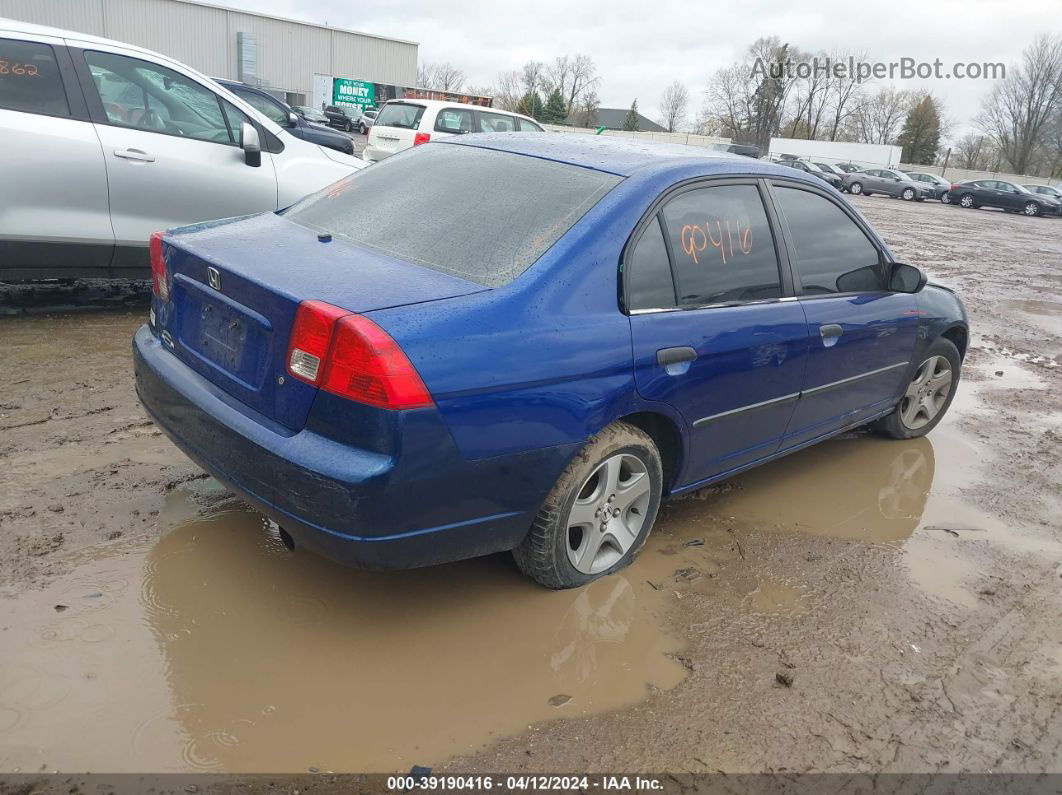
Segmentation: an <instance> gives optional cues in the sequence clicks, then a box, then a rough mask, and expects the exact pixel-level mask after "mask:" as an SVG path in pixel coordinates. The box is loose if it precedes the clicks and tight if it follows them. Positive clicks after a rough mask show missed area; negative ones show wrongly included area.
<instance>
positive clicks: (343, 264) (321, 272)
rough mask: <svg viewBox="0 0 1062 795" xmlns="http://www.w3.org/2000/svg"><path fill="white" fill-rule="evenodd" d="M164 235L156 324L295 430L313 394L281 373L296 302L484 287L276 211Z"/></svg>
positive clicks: (237, 391)
mask: <svg viewBox="0 0 1062 795" xmlns="http://www.w3.org/2000/svg"><path fill="white" fill-rule="evenodd" d="M164 242H165V246H164V254H165V258H166V264H167V269H168V273H169V278H170V301H169V302H167V303H166V304H165V306H163V307H160V308H159V312H158V323H159V326H160V330H161V331H162V332H166V334H167V335H168V338H169V341H170V343H171V350H172V352H173V353H174V355H176V356H177V357H179V358H180V359H181V360H182V361H183V362H184V363H185V364H187V365H188V366H189V367H191V368H192V369H193V370H195V371H196V372H198V373H199V374H200V375H202V376H203V377H204V378H206V379H208V380H209V381H210V382H211V383H213V384H214V385H216V386H217V387H219V388H220V389H222V390H223V391H225V392H226V393H228V394H230V395H232V396H233V397H235V398H236V399H237V400H239V401H241V402H243V403H244V404H246V405H247V406H249V407H250V408H252V409H253V410H255V411H257V412H259V413H261V414H263V415H265V416H267V417H269V418H271V419H273V420H275V421H277V422H279V423H281V424H282V425H284V426H286V427H288V428H290V429H292V430H293V431H295V430H299V429H300V428H302V427H303V425H304V424H305V421H306V416H307V414H308V412H309V410H310V406H311V404H312V402H313V399H314V397H315V395H316V393H317V388H316V387H314V386H311V385H310V384H307V383H304V382H302V381H299V380H298V379H296V378H293V377H291V376H290V375H289V374H288V372H287V361H286V357H287V349H288V342H289V338H290V336H291V329H292V325H293V323H294V320H295V313H296V311H297V309H298V306H299V304H300V303H301V302H302V301H304V300H309V299H316V300H319V301H325V302H327V303H329V304H333V305H335V306H338V307H342V308H343V309H346V310H348V311H350V312H356V313H362V312H369V311H372V310H375V309H386V308H391V307H396V306H405V305H409V304H418V303H423V302H426V301H436V300H441V299H445V298H452V297H456V296H459V295H467V294H470V293H475V292H480V291H482V290H484V289H486V288H484V287H483V286H481V285H478V284H475V283H473V282H470V281H466V280H464V279H460V278H457V277H454V276H449V275H447V274H444V273H440V272H438V271H433V270H429V269H427V268H422V267H420V266H418V265H414V264H412V263H408V262H404V261H401V260H397V259H393V258H391V257H388V256H386V255H385V254H382V253H379V252H376V251H373V250H370V249H367V248H364V247H361V246H358V245H355V244H353V243H350V242H345V241H343V240H341V239H339V238H336V239H331V238H330V237H329V236H327V235H320V236H319V235H318V233H317V232H314V231H313V230H311V229H309V228H307V227H304V226H301V225H298V224H294V223H291V222H289V221H286V220H284V219H283V218H282V217H280V216H277V215H274V214H266V215H261V216H255V217H251V218H246V219H239V220H236V221H229V222H221V223H210V224H200V225H197V226H193V227H187V228H184V229H180V230H177V231H176V232H174V233H172V234H168V235H166V237H165V238H164Z"/></svg>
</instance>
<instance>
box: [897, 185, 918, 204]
mask: <svg viewBox="0 0 1062 795" xmlns="http://www.w3.org/2000/svg"><path fill="white" fill-rule="evenodd" d="M900 196H902V197H903V200H904V201H905V202H909V201H913V200H914V197H915V192H914V188H904V189H903V193H901V194H900Z"/></svg>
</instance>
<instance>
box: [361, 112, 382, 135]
mask: <svg viewBox="0 0 1062 795" xmlns="http://www.w3.org/2000/svg"><path fill="white" fill-rule="evenodd" d="M379 112H380V111H378V110H377V109H376V108H369V109H368V110H366V111H365V112H364V113H362V114H361V118H360V119H359V120H358V132H360V133H361V134H362V135H368V134H369V128H370V127H372V125H373V122H375V121H376V115H377V114H378V113H379Z"/></svg>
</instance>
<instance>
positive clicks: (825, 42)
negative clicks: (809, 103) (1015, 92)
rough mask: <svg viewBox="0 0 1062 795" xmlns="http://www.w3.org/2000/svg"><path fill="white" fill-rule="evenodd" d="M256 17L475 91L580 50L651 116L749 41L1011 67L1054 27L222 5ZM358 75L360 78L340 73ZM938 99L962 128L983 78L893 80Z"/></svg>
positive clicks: (605, 6) (1012, 2) (614, 10)
mask: <svg viewBox="0 0 1062 795" xmlns="http://www.w3.org/2000/svg"><path fill="white" fill-rule="evenodd" d="M221 2H222V4H223V5H231V6H238V7H242V8H247V9H252V10H255V11H259V12H262V13H272V14H276V15H278V16H285V17H291V18H294V19H305V20H308V21H311V22H316V23H324V22H325V21H327V22H328V24H330V25H335V26H337V27H343V28H351V29H354V30H362V31H365V32H369V33H376V34H380V35H384V36H395V37H397V38H403V39H411V40H413V41H417V42H419V43H420V59H421V61H422V62H424V61H427V62H441V61H450V62H451V63H453V64H454V65H455V66H457V67H459V68H461V69H463V70H464V71H465V73H466V74H467V76H468V80H469V82H471V83H473V84H475V85H489V84H492V83H494V81H495V77H496V75H497V74H498V72H500V71H504V70H509V69H517V68H519V67H520V65H521V64H523V63H524V62H525V61H528V60H531V59H535V60H541V61H550V60H552V59H553V57H554V56H556V55H561V54H564V53H577V52H583V53H587V54H588V55H590V56H592V57H593V58H594V61H595V62H596V63H597V67H598V72H599V74H600V77H601V84H600V88H599V92H598V93H599V95H600V98H601V104H602V106H603V107H629V106H630V104H631V100H633V99H634V98H635V97H637V99H638V107H639V109H640V110H641V111H642V112H643V113H644V114H645V115H647V116H649V117H650V118H654V119H655V118H657V103H658V102H659V99H660V94H661V92H662V91H663V89H664V87H665V86H667V85H668V84H669V83H670V82H671V81H672V80H676V79H677V80H681V81H682V82H684V83H685V84H686V85H687V86H688V87H689V89H690V93H691V96H692V98H693V101H692V103H691V104H692V105H693V107H692V108H691V116H692V115H694V114H695V112H696V110H697V109H698V108H699V107H700V105H701V104H702V102H703V94H702V93H701V92H702V91H703V89H704V86H705V84H706V82H707V80H708V78H709V77H710V76H711V74H712V73H713V72H714V71H715V70H716V69H717V68H719V67H721V66H726V65H729V64H730V63H732V62H734V61H736V60H738V59H739V58H741V56H742V54H743V52H744V50H745V48H746V47H747V46H748V45H749V44H750V43H751V42H752V41H753V40H755V39H756V38H758V37H760V36H770V35H777V36H780V37H782V39H783V40H784V41H788V42H790V43H791V44H792V45H794V46H797V47H799V48H800V49H802V50H812V51H814V50H819V49H824V50H831V49H834V48H839V47H843V48H851V49H854V50H865V51H866V52H867V53H868V54H869V58H870V59H871V60H874V61H893V60H899V59H900V58H901V57H904V56H909V57H911V58H915V59H917V60H919V61H932V60H933V59H935V58H940V59H941V60H942V61H943V62H944V64H945V68H946V69H950V66H951V64H952V63H954V62H958V61H962V62H985V61H988V62H996V61H1001V62H1003V63H1006V64H1007V65H1008V67H1009V65H1010V64H1012V63H1014V62H1015V61H1016V60H1017V59H1018V58H1019V57H1020V55H1021V51H1022V49H1023V48H1024V47H1025V46H1027V45H1028V44H1029V43H1030V42H1031V41H1032V40H1033V39H1034V38H1035V37H1036V36H1037V35H1038V34H1041V33H1056V32H1060V31H1062V13H1059V12H1060V11H1062V3H1060V2H1059V0H1033V2H1020V1H1019V0H890V2H876V3H861V2H853V0H815V2H814V3H809V2H802V3H799V4H798V3H794V2H793V0H751V2H745V1H744V0H738V1H737V2H729V3H727V2H711V3H692V2H689V1H688V0H652V1H651V2H645V0H638V1H637V2H634V0H489V1H488V0H479V1H478V2H477V0H359V2H356V3H354V2H350V0H314V2H313V3H312V5H311V4H308V3H306V2H305V0H221ZM348 76H349V77H359V76H360V75H348ZM901 83H902V86H903V87H911V88H923V87H924V88H928V89H930V90H932V91H933V92H934V93H935V94H936V95H937V96H938V97H940V98H941V99H943V100H944V103H945V108H946V113H947V115H948V116H949V117H950V118H952V119H954V120H955V121H956V122H957V123H958V131H962V130H963V129H964V128H968V127H969V121H970V118H971V117H972V116H973V115H974V114H975V113H977V111H978V110H979V108H980V104H981V97H982V96H983V95H984V94H985V93H987V91H988V89H989V88H990V87H991V85H992V81H990V80H955V79H951V80H931V81H920V80H911V81H901Z"/></svg>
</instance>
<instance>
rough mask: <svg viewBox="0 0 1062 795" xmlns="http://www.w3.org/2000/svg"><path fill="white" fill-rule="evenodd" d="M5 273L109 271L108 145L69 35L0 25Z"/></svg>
mask: <svg viewBox="0 0 1062 795" xmlns="http://www.w3.org/2000/svg"><path fill="white" fill-rule="evenodd" d="M0 65H2V68H0V162H2V165H0V174H2V178H0V184H2V185H3V189H2V190H0V273H2V274H3V275H6V276H7V277H8V278H35V277H45V276H48V277H50V276H60V275H70V276H91V275H104V274H106V268H107V266H108V265H109V264H110V261H111V255H112V253H113V251H114V233H113V232H112V231H111V219H110V214H109V212H108V206H107V172H106V170H105V169H104V164H103V149H102V148H101V146H100V141H99V138H98V137H97V136H96V132H95V130H94V129H93V127H92V123H91V122H90V121H89V118H88V111H87V109H86V107H85V100H84V97H83V95H82V92H81V88H80V86H78V84H77V80H76V77H75V75H74V70H73V66H72V64H71V61H70V55H69V53H68V51H67V49H66V47H65V46H64V45H63V42H62V40H60V39H55V38H51V37H48V36H30V35H26V34H10V35H6V34H3V33H0Z"/></svg>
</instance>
